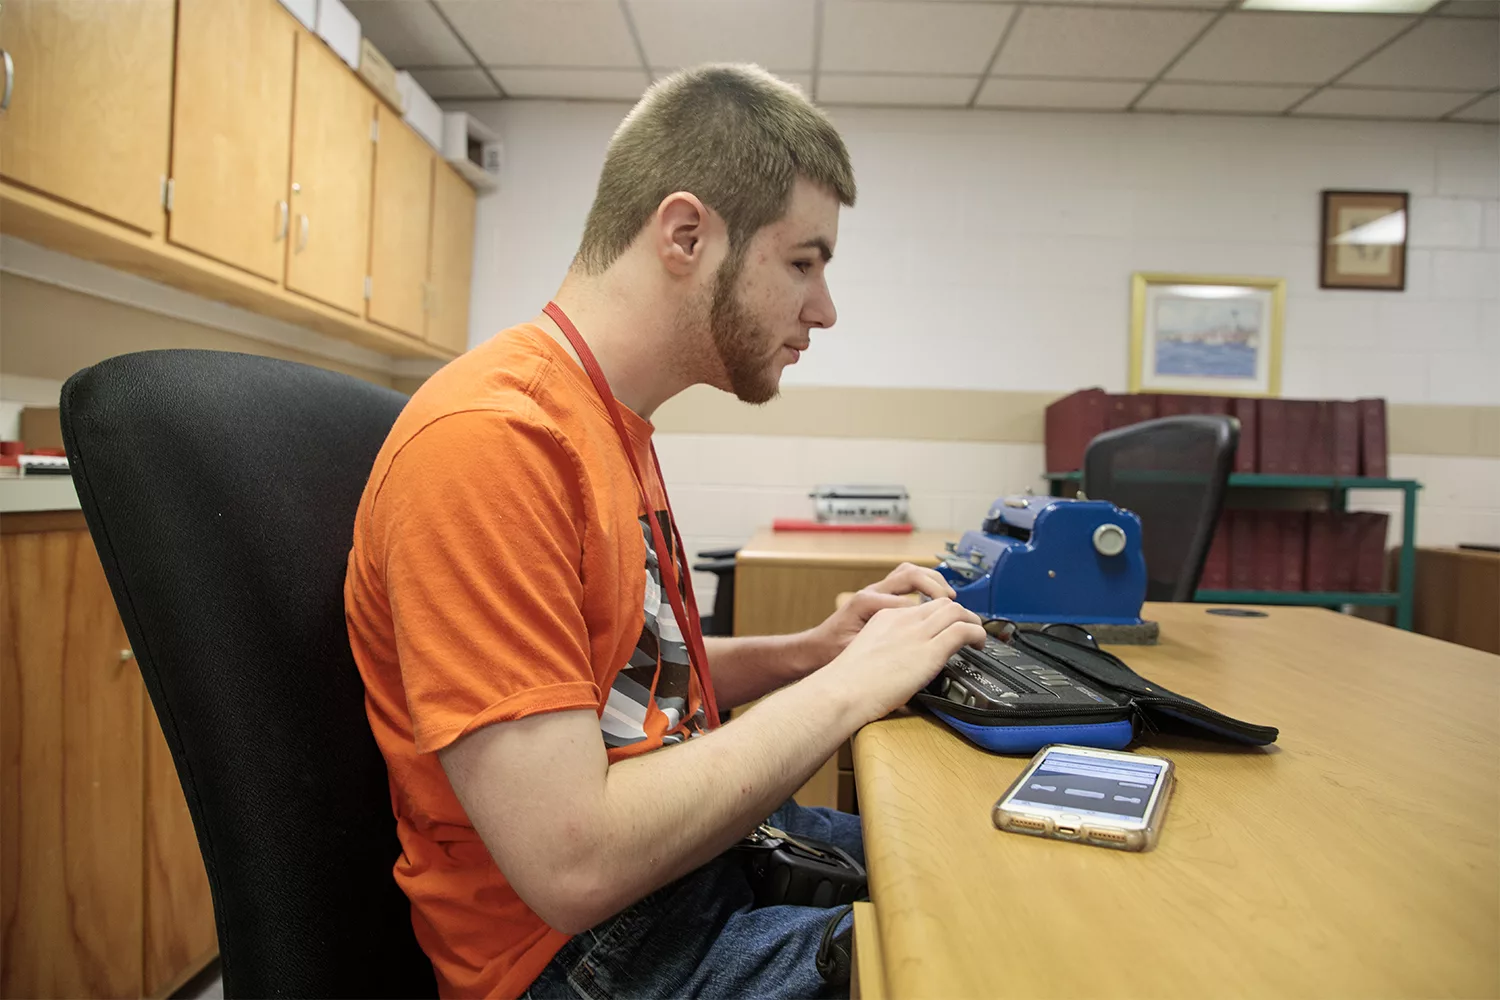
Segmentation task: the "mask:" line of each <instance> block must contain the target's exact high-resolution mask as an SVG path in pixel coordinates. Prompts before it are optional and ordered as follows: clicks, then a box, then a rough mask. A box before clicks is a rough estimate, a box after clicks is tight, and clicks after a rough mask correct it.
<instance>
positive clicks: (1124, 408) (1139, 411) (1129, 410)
mask: <svg viewBox="0 0 1500 1000" xmlns="http://www.w3.org/2000/svg"><path fill="white" fill-rule="evenodd" d="M1156 400H1157V397H1156V396H1155V395H1153V394H1152V393H1130V394H1126V395H1117V394H1111V395H1110V397H1109V407H1108V416H1107V417H1106V419H1105V424H1106V429H1107V430H1114V429H1115V428H1116V427H1129V426H1130V425H1131V424H1138V423H1140V422H1141V421H1143V420H1151V419H1154V418H1155V417H1156Z"/></svg>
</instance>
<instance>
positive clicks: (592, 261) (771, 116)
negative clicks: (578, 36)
mask: <svg viewBox="0 0 1500 1000" xmlns="http://www.w3.org/2000/svg"><path fill="white" fill-rule="evenodd" d="M799 176H800V177H805V178H807V179H808V180H810V181H812V182H813V183H815V184H818V185H821V186H822V187H824V188H827V189H828V190H829V191H830V192H832V193H833V194H834V195H836V196H837V197H838V199H839V201H840V202H841V203H843V204H845V205H853V204H854V170H853V168H852V167H851V166H850V164H849V150H848V149H847V148H845V146H844V140H843V139H842V138H841V137H840V136H839V133H838V130H837V129H835V128H834V127H833V123H832V122H830V121H829V120H828V116H827V115H825V114H823V112H822V111H820V110H818V108H816V107H815V106H814V105H813V103H812V102H811V101H809V100H808V99H807V97H806V96H805V95H804V94H803V93H802V92H801V91H800V90H798V89H797V88H796V87H793V86H792V85H791V84H789V83H787V82H785V81H784V80H779V79H777V78H776V77H774V76H772V75H771V74H770V73H767V72H766V71H765V70H763V69H761V68H760V67H759V66H751V65H741V64H727V63H726V64H712V65H706V66H698V67H695V68H693V69H688V70H683V71H681V72H679V73H674V74H672V75H671V76H669V77H666V78H665V79H662V80H659V81H658V82H657V83H656V84H654V85H653V86H652V87H651V89H650V90H648V91H646V95H645V96H644V97H642V98H641V100H640V103H638V104H637V105H636V106H635V107H634V108H633V109H632V110H631V112H630V114H628V115H626V116H625V120H624V121H623V122H621V123H620V127H619V128H618V129H617V130H616V131H615V135H614V138H613V139H611V140H610V143H609V150H608V152H606V153H605V156H604V170H603V173H602V174H601V175H600V177H599V190H598V193H597V194H595V196H594V205H593V208H591V209H590V210H589V217H588V223H587V224H586V225H585V226H584V231H583V241H582V242H581V243H580V244H579V247H578V255H577V257H575V258H574V261H573V265H574V267H576V268H578V269H579V270H581V271H583V272H584V273H585V274H597V273H599V272H601V271H604V270H605V269H607V268H608V267H609V266H610V265H611V264H613V263H614V262H615V260H616V259H617V258H618V257H619V256H620V255H621V254H622V253H624V252H625V249H626V248H627V247H629V246H630V244H631V242H632V241H634V239H635V237H636V235H637V234H638V233H639V232H640V231H641V227H642V226H644V225H645V224H646V222H647V221H648V220H649V219H650V218H651V216H652V214H653V213H654V212H655V211H656V209H657V206H658V205H660V204H661V202H662V199H664V198H666V196H667V195H669V194H671V193H672V192H674V191H688V192H691V193H692V194H694V195H697V196H698V198H699V199H700V200H701V201H702V202H703V203H704V204H705V205H707V206H708V207H709V208H712V209H713V210H714V211H715V212H717V213H718V214H719V216H720V217H721V218H723V219H724V222H725V224H726V225H727V227H728V229H729V245H730V252H731V254H732V255H734V256H736V257H737V256H738V255H740V254H743V252H744V249H745V247H746V245H747V244H748V243H749V240H750V237H751V236H753V235H755V233H756V231H757V230H759V229H761V228H762V227H763V226H766V225H769V224H770V223H772V222H775V221H776V220H777V219H779V218H781V217H782V215H783V214H785V212H786V207H787V202H788V201H789V200H790V199H791V194H792V183H793V181H795V180H796V178H797V177H799Z"/></svg>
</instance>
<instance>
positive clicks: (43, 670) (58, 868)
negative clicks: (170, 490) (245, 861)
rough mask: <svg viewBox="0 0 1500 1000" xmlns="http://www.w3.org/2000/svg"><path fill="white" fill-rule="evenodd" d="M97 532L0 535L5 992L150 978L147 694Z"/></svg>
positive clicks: (115, 985)
mask: <svg viewBox="0 0 1500 1000" xmlns="http://www.w3.org/2000/svg"><path fill="white" fill-rule="evenodd" d="M126 645H127V643H126V640H125V634H124V629H123V627H122V626H121V625H120V620H119V617H118V616H117V615H116V613H115V604H114V600H113V598H112V597H111V596H110V592H109V587H108V585H107V583H106V582H105V579H104V571H103V569H102V567H101V566H100V565H99V559H98V556H96V555H95V554H94V547H93V545H92V543H91V542H90V541H89V536H88V534H87V533H86V532H82V531H53V532H46V533H31V534H6V535H4V536H3V537H0V796H3V798H0V996H3V997H57V996H61V997H69V996H136V995H138V993H139V991H140V989H141V962H142V959H141V877H142V873H141V836H142V833H141V831H142V822H141V820H142V815H141V812H142V798H141V777H142V776H141V766H142V765H141V704H142V693H143V692H142V688H141V682H140V677H139V675H138V673H137V672H136V668H135V664H134V663H133V662H130V661H128V660H125V659H122V657H121V655H120V654H121V650H122V649H124V648H125V647H126Z"/></svg>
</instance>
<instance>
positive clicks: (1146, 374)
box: [1130, 273, 1286, 396]
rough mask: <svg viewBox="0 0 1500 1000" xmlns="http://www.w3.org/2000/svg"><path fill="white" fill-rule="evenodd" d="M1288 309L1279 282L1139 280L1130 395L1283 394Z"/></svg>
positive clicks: (1134, 284)
mask: <svg viewBox="0 0 1500 1000" xmlns="http://www.w3.org/2000/svg"><path fill="white" fill-rule="evenodd" d="M1285 302H1286V282H1285V281H1283V280H1282V279H1280V278H1228V277H1223V276H1219V275H1193V274H1142V273H1137V274H1135V275H1134V276H1133V277H1132V278H1131V289H1130V391H1131V392H1182V393H1193V394H1208V395H1220V396H1276V395H1280V393H1281V322H1282V313H1283V311H1284V309H1285Z"/></svg>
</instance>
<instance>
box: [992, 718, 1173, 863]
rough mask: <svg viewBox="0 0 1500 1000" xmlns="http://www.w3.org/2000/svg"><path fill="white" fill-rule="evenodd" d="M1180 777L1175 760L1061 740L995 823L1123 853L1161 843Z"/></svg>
mask: <svg viewBox="0 0 1500 1000" xmlns="http://www.w3.org/2000/svg"><path fill="white" fill-rule="evenodd" d="M1175 781H1176V775H1175V773H1174V770H1173V767H1172V762H1171V761H1170V760H1167V759H1166V758H1165V757H1145V756H1142V755H1140V754H1133V753H1122V752H1120V751H1118V750H1095V749H1093V748H1092V747H1074V746H1066V745H1064V744H1061V743H1054V744H1052V745H1051V746H1047V747H1043V748H1042V750H1041V752H1040V753H1038V754H1037V755H1036V756H1035V757H1033V758H1031V762H1030V763H1028V764H1027V765H1026V770H1024V771H1022V772H1021V776H1020V777H1019V778H1017V779H1016V781H1015V784H1013V785H1011V786H1010V788H1008V789H1006V792H1005V794H1004V795H1002V796H1001V797H1000V801H999V802H996V803H995V812H994V819H995V826H997V827H999V828H1000V829H1001V830H1005V831H1006V832H1008V833H1028V834H1031V835H1032V836H1035V837H1051V838H1053V839H1055V840H1076V841H1079V842H1080V843H1084V844H1094V845H1097V846H1099V847H1113V848H1115V849H1116V850H1121V851H1145V850H1149V849H1150V848H1152V847H1153V846H1155V844H1156V838H1157V835H1158V834H1159V833H1160V832H1161V823H1162V817H1163V816H1164V815H1165V814H1166V811H1167V799H1169V798H1170V797H1171V795H1172V785H1173V783H1174V782H1175Z"/></svg>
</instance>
